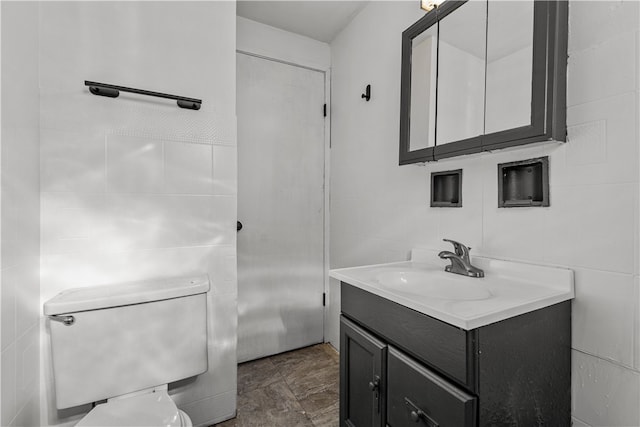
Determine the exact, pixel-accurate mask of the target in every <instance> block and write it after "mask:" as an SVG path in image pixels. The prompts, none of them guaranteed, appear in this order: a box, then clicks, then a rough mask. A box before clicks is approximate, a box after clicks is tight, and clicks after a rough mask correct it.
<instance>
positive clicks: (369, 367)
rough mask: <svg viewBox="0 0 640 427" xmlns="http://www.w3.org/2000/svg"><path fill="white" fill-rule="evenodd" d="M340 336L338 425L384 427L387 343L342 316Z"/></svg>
mask: <svg viewBox="0 0 640 427" xmlns="http://www.w3.org/2000/svg"><path fill="white" fill-rule="evenodd" d="M340 335H341V340H340V387H341V388H340V419H341V420H343V421H342V422H341V424H342V425H348V426H355V427H360V426H375V427H379V426H384V418H385V417H384V407H385V405H384V404H385V401H384V395H383V393H381V386H382V384H383V383H385V382H386V378H385V375H384V373H385V368H386V360H387V345H386V344H385V343H383V342H382V341H380V340H378V339H377V338H375V337H373V336H372V335H371V334H369V333H367V332H366V331H364V330H363V329H361V328H359V327H358V326H356V325H355V324H354V323H352V322H350V321H348V320H345V319H341V323H340Z"/></svg>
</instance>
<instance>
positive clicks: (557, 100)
mask: <svg viewBox="0 0 640 427" xmlns="http://www.w3.org/2000/svg"><path fill="white" fill-rule="evenodd" d="M489 1H491V0H489ZM466 2H467V0H462V1H459V0H447V1H445V2H444V3H442V4H441V5H440V6H439V7H438V8H436V9H434V10H432V11H431V12H429V13H427V14H426V15H425V16H424V17H422V18H421V19H420V20H418V21H417V22H416V23H415V24H413V25H411V26H410V27H409V28H407V29H406V30H405V31H403V33H402V71H401V84H400V161H399V164H400V165H405V164H410V163H419V162H429V161H435V160H439V159H443V158H447V157H455V156H461V155H465V154H472V153H479V152H481V151H491V150H496V149H500V148H507V147H513V146H517V145H523V144H530V143H534V142H541V141H549V140H555V141H566V133H567V130H566V86H567V41H568V1H567V0H550V1H545V0H535V2H534V8H533V14H534V17H533V62H532V63H533V70H532V79H531V124H530V125H527V126H521V127H517V128H513V129H506V130H502V131H499V132H494V133H490V134H484V135H480V136H477V137H473V138H468V139H464V140H460V141H455V142H451V143H447V144H443V145H440V146H438V145H436V146H434V147H428V148H423V149H420V150H414V151H409V138H410V135H409V125H410V120H411V117H410V116H411V111H410V108H411V43H412V40H413V39H414V38H415V37H416V36H418V35H420V34H421V33H422V32H423V31H425V30H426V29H427V28H429V27H431V26H433V25H435V24H437V23H438V22H439V21H440V20H441V19H443V18H445V17H446V16H447V15H449V14H450V13H452V12H454V11H455V10H456V9H457V8H459V7H461V6H462V5H464V4H465V3H466ZM437 97H438V88H437V74H436V105H437ZM437 117H438V111H437V110H436V135H437V132H438V127H437Z"/></svg>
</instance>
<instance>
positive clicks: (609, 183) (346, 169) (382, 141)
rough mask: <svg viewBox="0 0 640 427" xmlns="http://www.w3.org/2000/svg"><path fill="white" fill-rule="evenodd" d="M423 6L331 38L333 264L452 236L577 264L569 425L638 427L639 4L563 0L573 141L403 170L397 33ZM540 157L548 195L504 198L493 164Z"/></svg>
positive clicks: (390, 11) (371, 16) (389, 255)
mask: <svg viewBox="0 0 640 427" xmlns="http://www.w3.org/2000/svg"><path fill="white" fill-rule="evenodd" d="M415 9H417V7H416V6H415V4H414V3H413V2H407V3H405V2H401V3H400V2H399V3H387V2H372V3H371V4H369V5H368V6H367V7H366V8H365V9H364V10H363V11H362V12H361V13H360V14H359V15H358V16H357V17H356V18H355V19H354V20H353V21H352V22H351V24H350V25H349V26H348V27H347V28H346V29H345V30H344V31H343V32H342V33H341V34H340V35H339V36H338V37H337V38H336V39H335V40H334V41H333V43H332V44H331V48H332V67H333V68H332V76H333V79H332V85H333V87H332V98H333V103H332V107H333V115H332V158H331V174H332V178H331V179H332V184H331V225H332V227H331V267H332V268H338V267H345V266H353V265H359V264H371V263H376V262H388V261H397V260H403V259H406V258H407V256H408V251H409V250H410V249H411V248H412V247H416V246H423V247H427V248H432V249H441V248H444V247H445V246H444V243H443V242H442V238H445V237H446V238H452V239H456V240H461V241H463V242H465V243H467V244H468V245H469V246H471V247H472V248H473V252H475V253H477V254H481V255H485V256H490V257H497V258H504V259H515V260H522V261H526V262H533V263H540V264H549V265H559V266H566V267H569V268H572V269H573V270H574V271H575V278H576V280H575V289H576V299H575V301H574V304H573V343H572V347H573V349H574V351H573V363H572V377H573V387H572V395H573V416H574V417H575V422H576V424H577V425H588V426H605V425H606V426H637V425H640V409H639V407H638V401H640V321H639V320H638V319H639V315H638V311H639V306H640V289H639V282H640V280H639V276H638V274H639V262H638V259H640V250H639V249H638V241H639V224H640V213H639V209H638V198H639V172H640V167H639V152H638V146H639V144H638V141H639V129H640V118H639V117H640V114H639V100H640V92H639V80H638V76H639V75H640V66H639V64H640V62H639V59H640V55H639V47H640V32H639V30H640V3H638V2H635V1H621V2H608V1H602V2H597V1H596V2H592V1H590V2H586V1H570V2H569V28H570V31H569V60H568V61H569V62H568V110H567V125H568V139H569V142H568V143H567V144H556V143H551V144H546V145H538V146H533V147H527V148H516V149H510V150H503V151H496V152H494V153H486V154H482V155H475V156H467V157H461V158H457V159H449V160H444V161H440V162H437V163H429V164H427V165H426V166H418V165H411V166H402V167H398V166H397V159H398V148H397V147H398V129H399V127H398V123H399V100H400V94H399V90H400V67H399V64H400V43H399V38H400V36H399V35H400V33H401V32H402V31H403V30H404V29H405V28H407V27H408V26H409V25H410V24H412V23H413V22H415V21H416V20H417V19H419V18H420V17H421V16H422V14H421V13H420V12H419V11H416V10H415ZM383 23H384V25H383ZM374 52H375V53H374ZM369 83H370V84H371V85H372V88H373V90H374V91H375V92H374V93H376V98H375V99H372V102H369V103H363V102H360V100H359V99H358V96H357V95H358V93H357V91H354V90H352V89H351V88H354V87H355V88H359V87H364V86H365V85H366V84H369ZM538 156H549V161H550V193H551V194H550V197H551V206H550V207H548V208H518V209H499V208H498V207H497V173H496V170H497V168H496V165H497V164H498V163H503V162H508V161H513V160H523V159H528V158H533V157H538ZM458 168H462V169H463V170H464V175H463V207H462V208H460V209H455V208H430V207H429V176H430V173H431V172H434V171H442V170H451V169H458ZM331 289H332V293H333V296H332V299H331V301H334V299H335V296H336V294H337V292H338V285H337V283H335V282H332V288H331ZM336 319H337V317H336ZM334 320H335V319H334ZM328 328H329V333H328V334H327V335H329V336H332V337H333V338H332V340H334V339H337V326H336V325H335V324H334V325H329V326H328ZM336 343H337V341H336Z"/></svg>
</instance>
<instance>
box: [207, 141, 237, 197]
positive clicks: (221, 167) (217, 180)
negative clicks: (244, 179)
mask: <svg viewBox="0 0 640 427" xmlns="http://www.w3.org/2000/svg"><path fill="white" fill-rule="evenodd" d="M213 192H214V194H216V195H220V196H224V195H235V194H237V193H238V156H237V148H236V147H235V146H228V145H214V146H213Z"/></svg>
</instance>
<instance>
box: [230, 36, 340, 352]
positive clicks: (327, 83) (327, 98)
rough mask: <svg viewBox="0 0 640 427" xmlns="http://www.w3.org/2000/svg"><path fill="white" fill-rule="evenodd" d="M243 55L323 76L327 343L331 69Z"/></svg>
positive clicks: (324, 333) (324, 319) (324, 322)
mask: <svg viewBox="0 0 640 427" xmlns="http://www.w3.org/2000/svg"><path fill="white" fill-rule="evenodd" d="M238 53H240V54H243V55H247V56H252V57H255V58H259V59H264V60H267V61H273V62H279V63H281V64H286V65H290V66H293V67H298V68H304V69H307V70H311V71H317V72H319V73H322V74H323V75H324V103H325V105H326V110H325V111H326V116H325V118H324V179H323V185H322V190H323V193H324V194H323V198H324V203H323V205H324V206H323V213H322V215H323V242H322V244H323V260H322V264H323V272H322V280H323V294H324V306H323V307H322V312H323V316H322V340H323V342H327V341H326V340H327V318H328V316H329V301H330V295H329V260H330V259H329V248H330V245H329V236H330V228H329V226H330V224H329V219H330V217H331V216H330V205H329V204H330V200H331V199H330V191H329V188H330V183H331V175H330V172H331V168H330V159H331V69H330V68H327V69H325V70H323V69H320V68H317V67H310V66H307V65H304V64H300V63H296V62H292V61H285V60H282V59H279V58H275V57H271V56H265V55H260V54H257V53H253V52H250V51H246V50H242V49H236V54H238ZM321 108H322V106H318V114H321V113H322V110H321Z"/></svg>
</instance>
